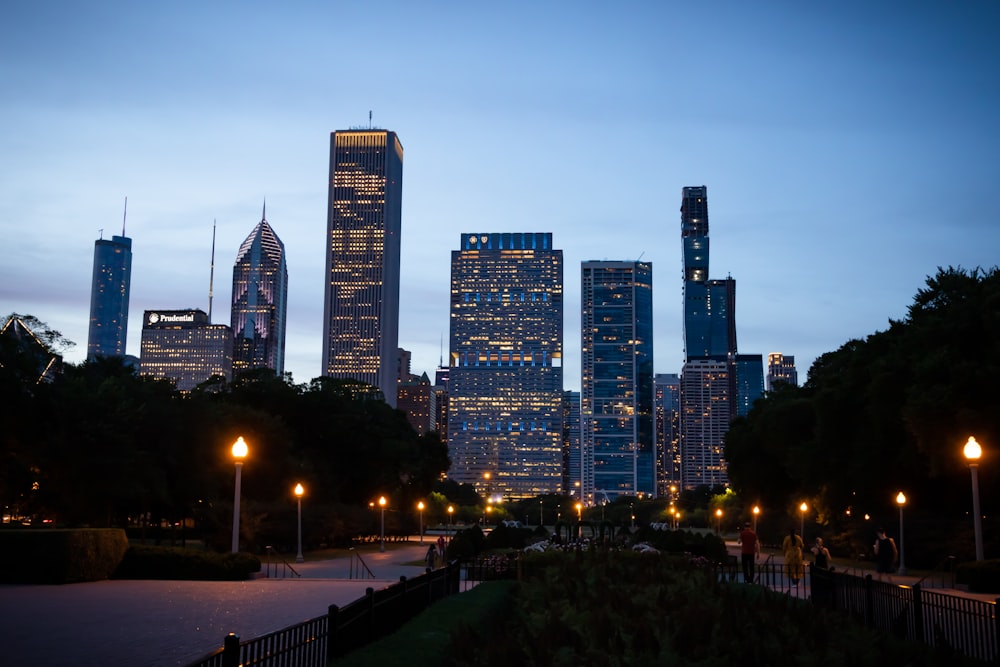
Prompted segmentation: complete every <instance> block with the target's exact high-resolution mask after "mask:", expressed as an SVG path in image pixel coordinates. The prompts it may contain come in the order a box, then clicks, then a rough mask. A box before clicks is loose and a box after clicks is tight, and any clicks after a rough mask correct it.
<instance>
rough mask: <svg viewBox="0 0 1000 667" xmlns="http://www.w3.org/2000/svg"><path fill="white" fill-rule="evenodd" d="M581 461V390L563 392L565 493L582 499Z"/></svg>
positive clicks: (563, 483)
mask: <svg viewBox="0 0 1000 667" xmlns="http://www.w3.org/2000/svg"><path fill="white" fill-rule="evenodd" d="M582 479H583V471H582V468H581V463H580V392H578V391H564V392H563V482H562V485H563V493H565V494H567V495H571V496H573V497H574V498H575V499H576V500H580V499H581V498H582V496H581V489H582V488H583V483H582Z"/></svg>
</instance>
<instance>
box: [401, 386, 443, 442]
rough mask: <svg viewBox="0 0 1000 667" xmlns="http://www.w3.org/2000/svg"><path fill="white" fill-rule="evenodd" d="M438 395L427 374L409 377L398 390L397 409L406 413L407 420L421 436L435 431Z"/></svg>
mask: <svg viewBox="0 0 1000 667" xmlns="http://www.w3.org/2000/svg"><path fill="white" fill-rule="evenodd" d="M436 399H437V395H436V393H435V392H434V388H433V387H432V386H431V381H430V378H428V377H427V373H424V374H423V375H421V376H419V377H418V376H416V375H409V376H408V379H406V380H403V381H401V382H400V383H399V387H398V388H397V389H396V409H397V410H402V411H403V412H405V413H406V420H407V421H408V422H410V426H412V427H413V430H414V431H416V432H417V433H418V434H420V435H424V434H425V433H429V432H430V431H432V430H434V422H435V421H436V419H435V418H436V416H437V401H436Z"/></svg>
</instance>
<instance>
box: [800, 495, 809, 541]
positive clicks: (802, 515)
mask: <svg viewBox="0 0 1000 667" xmlns="http://www.w3.org/2000/svg"><path fill="white" fill-rule="evenodd" d="M808 511H809V505H806V503H805V501H802V504H801V505H799V512H800V516H799V537H801V538H802V543H803V544H805V542H806V512H808Z"/></svg>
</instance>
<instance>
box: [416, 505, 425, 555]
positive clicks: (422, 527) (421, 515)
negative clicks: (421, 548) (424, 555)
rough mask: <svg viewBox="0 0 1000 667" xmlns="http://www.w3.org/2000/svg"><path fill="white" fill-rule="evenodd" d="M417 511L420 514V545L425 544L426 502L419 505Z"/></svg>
mask: <svg viewBox="0 0 1000 667" xmlns="http://www.w3.org/2000/svg"><path fill="white" fill-rule="evenodd" d="M417 511H418V512H420V543H421V544H423V543H424V501H422V500H421V501H420V502H419V503H417Z"/></svg>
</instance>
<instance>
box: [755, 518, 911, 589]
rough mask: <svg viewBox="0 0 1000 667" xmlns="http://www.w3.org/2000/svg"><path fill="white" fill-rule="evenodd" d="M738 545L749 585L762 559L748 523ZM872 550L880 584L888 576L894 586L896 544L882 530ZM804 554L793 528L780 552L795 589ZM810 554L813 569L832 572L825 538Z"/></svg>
mask: <svg viewBox="0 0 1000 667" xmlns="http://www.w3.org/2000/svg"><path fill="white" fill-rule="evenodd" d="M739 543H740V559H741V563H742V565H743V580H744V581H746V582H748V583H750V582H752V581H753V580H754V564H755V563H756V561H757V558H758V557H759V556H760V540H759V539H758V537H757V534H756V533H755V532H754V531H753V530H752V529H751V528H750V522H749V521H748V522H747V523H745V524H744V525H743V530H742V531H740V537H739ZM872 548H873V550H874V554H875V572H876V573H877V574H878V578H879V580H880V581H881V580H882V577H883V576H886V577H887V578H888V580H889V583H892V572H894V571H895V564H896V559H897V558H898V556H899V551H898V550H897V549H896V542H895V540H893V539H892V538H891V537H888V536H886V534H885V529H884V528H882V527H879V529H878V530H877V531H876V538H875V544H874V545H873V547H872ZM804 550H805V542H803V540H802V537H801V536H800V535H799V534H798V532H797V531H796V530H795V527H794V526H792V527H791V528H789V529H788V534H787V535H785V538H784V539H783V540H782V542H781V551H782V553H783V554H784V556H785V574H786V575H787V576H788V579H789V580H790V581H791V584H792V585H793V586H798V585H799V580H800V579H802V577H803V575H804V572H805V559H804V557H803V551H804ZM809 551H811V552H812V554H813V563H812V566H813V567H815V568H819V569H824V570H828V569H832V568H833V565H832V559H831V558H830V550H829V549H827V548H826V546H825V545H824V544H823V538H822V537H817V538H816V540H815V541H814V542H813V545H812V547H811V548H810V549H809Z"/></svg>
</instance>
